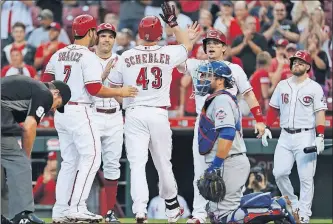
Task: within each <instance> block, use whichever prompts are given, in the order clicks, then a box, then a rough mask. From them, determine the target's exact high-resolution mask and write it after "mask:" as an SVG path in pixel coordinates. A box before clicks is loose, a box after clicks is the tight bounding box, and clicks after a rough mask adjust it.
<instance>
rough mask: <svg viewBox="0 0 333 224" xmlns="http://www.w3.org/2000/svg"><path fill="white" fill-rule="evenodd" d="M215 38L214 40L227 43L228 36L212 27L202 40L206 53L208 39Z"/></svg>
mask: <svg viewBox="0 0 333 224" xmlns="http://www.w3.org/2000/svg"><path fill="white" fill-rule="evenodd" d="M210 39H213V40H218V41H220V42H221V43H223V44H227V38H226V36H225V35H224V34H223V33H222V32H221V31H219V30H214V29H210V30H208V31H207V34H206V36H205V38H204V39H203V40H202V43H203V49H204V52H205V53H206V48H207V47H206V45H207V42H208V40H210Z"/></svg>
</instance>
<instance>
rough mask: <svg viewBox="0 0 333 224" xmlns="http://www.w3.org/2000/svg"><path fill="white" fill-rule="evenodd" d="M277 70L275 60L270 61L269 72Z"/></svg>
mask: <svg viewBox="0 0 333 224" xmlns="http://www.w3.org/2000/svg"><path fill="white" fill-rule="evenodd" d="M276 69H277V60H276V58H273V59H272V63H271V69H270V72H275V71H276Z"/></svg>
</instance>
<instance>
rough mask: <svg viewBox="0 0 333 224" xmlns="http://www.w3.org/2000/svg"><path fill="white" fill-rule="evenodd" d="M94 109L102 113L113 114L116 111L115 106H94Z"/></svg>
mask: <svg viewBox="0 0 333 224" xmlns="http://www.w3.org/2000/svg"><path fill="white" fill-rule="evenodd" d="M96 111H97V112H98V113H104V114H114V113H116V112H117V108H112V109H101V108H96Z"/></svg>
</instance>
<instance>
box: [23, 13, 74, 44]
mask: <svg viewBox="0 0 333 224" xmlns="http://www.w3.org/2000/svg"><path fill="white" fill-rule="evenodd" d="M38 19H39V21H40V25H41V26H40V27H39V28H37V29H35V30H34V31H32V33H31V35H30V37H29V39H28V43H29V44H31V45H32V46H33V47H36V48H37V47H38V46H40V45H41V44H45V43H47V42H49V41H50V39H49V38H50V37H49V30H50V27H51V23H52V22H53V13H52V12H51V11H50V10H49V9H44V10H43V11H41V13H40V14H39V18H38ZM58 41H59V42H62V43H64V44H66V45H68V44H70V40H69V37H68V35H67V33H66V31H65V30H64V29H61V31H60V34H59V40H58Z"/></svg>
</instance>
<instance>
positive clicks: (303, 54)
mask: <svg viewBox="0 0 333 224" xmlns="http://www.w3.org/2000/svg"><path fill="white" fill-rule="evenodd" d="M295 59H300V60H302V61H304V62H305V63H307V64H308V65H310V68H309V69H308V71H307V72H309V71H310V69H311V65H312V58H311V55H310V54H309V52H307V51H303V50H300V51H296V53H295V54H294V56H292V57H290V58H289V60H290V70H291V69H292V67H293V62H294V60H295Z"/></svg>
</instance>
